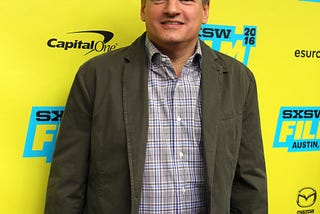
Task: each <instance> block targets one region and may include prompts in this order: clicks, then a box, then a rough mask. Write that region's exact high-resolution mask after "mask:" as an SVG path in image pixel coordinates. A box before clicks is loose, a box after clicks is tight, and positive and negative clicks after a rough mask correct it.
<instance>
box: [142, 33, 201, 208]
mask: <svg viewBox="0 0 320 214" xmlns="http://www.w3.org/2000/svg"><path fill="white" fill-rule="evenodd" d="M146 50H147V52H148V55H149V80H148V97H149V98H148V105H149V129H148V142H147V149H146V160H145V166H144V167H145V168H144V175H143V187H142V192H141V204H140V213H141V214H143V213H165V214H171V213H172V214H173V213H174V214H177V213H192V214H194V213H201V214H203V213H206V212H207V202H206V198H205V176H204V162H203V156H202V153H203V151H202V150H203V148H202V141H201V90H200V85H201V84H200V82H201V71H200V61H201V49H200V44H199V43H198V45H197V48H196V50H195V53H194V55H193V56H192V57H190V59H189V60H188V61H187V63H186V64H185V66H184V67H183V70H182V74H181V76H180V77H179V78H177V76H176V74H175V71H174V69H173V66H172V64H171V61H170V59H169V58H168V57H167V56H165V55H163V54H161V53H160V52H159V51H158V50H157V49H156V47H155V46H154V45H153V44H152V43H151V42H150V40H149V39H147V40H146Z"/></svg>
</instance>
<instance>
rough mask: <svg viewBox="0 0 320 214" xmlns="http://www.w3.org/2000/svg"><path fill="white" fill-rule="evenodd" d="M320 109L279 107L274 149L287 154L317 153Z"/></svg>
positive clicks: (318, 147) (319, 135) (319, 146)
mask: <svg viewBox="0 0 320 214" xmlns="http://www.w3.org/2000/svg"><path fill="white" fill-rule="evenodd" d="M319 118H320V107H281V108H280V113H279V118H278V125H277V128H276V133H275V138H274V144H273V147H274V148H288V152H307V151H319V150H320V145H319V140H320V126H319V124H320V119H319Z"/></svg>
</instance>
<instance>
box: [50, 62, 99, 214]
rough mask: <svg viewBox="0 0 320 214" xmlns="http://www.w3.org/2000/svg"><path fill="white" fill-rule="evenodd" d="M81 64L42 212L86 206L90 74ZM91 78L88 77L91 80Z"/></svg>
mask: <svg viewBox="0 0 320 214" xmlns="http://www.w3.org/2000/svg"><path fill="white" fill-rule="evenodd" d="M86 70H87V66H82V67H81V68H80V70H79V72H78V73H77V75H76V77H75V80H74V82H73V85H72V87H71V90H70V93H69V97H68V100H67V104H66V108H65V111H64V114H63V118H62V121H61V126H60V130H59V134H58V139H57V142H56V145H55V152H54V156H53V162H52V164H51V170H50V175H49V181H48V187H47V195H46V204H45V213H46V214H57V213H58V214H73V213H82V212H83V209H84V206H85V198H86V185H87V177H88V165H89V153H90V132H91V112H92V103H93V98H92V97H93V91H92V90H91V91H90V90H89V87H88V85H90V84H89V82H90V81H91V79H93V78H92V77H88V73H90V72H85V71H86ZM90 78H91V79H90Z"/></svg>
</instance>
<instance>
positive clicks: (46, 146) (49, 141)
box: [23, 106, 64, 163]
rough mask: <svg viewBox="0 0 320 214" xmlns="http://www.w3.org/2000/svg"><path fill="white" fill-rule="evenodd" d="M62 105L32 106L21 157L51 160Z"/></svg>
mask: <svg viewBox="0 0 320 214" xmlns="http://www.w3.org/2000/svg"><path fill="white" fill-rule="evenodd" d="M63 112H64V107H61V106H54V107H47V106H46V107H39V106H36V107H32V110H31V116H30V122H29V127H28V133H27V138H26V143H25V147H24V152H23V157H25V158H30V157H31V158H39V157H45V158H46V162H47V163H50V162H51V161H52V156H53V151H54V146H55V143H56V138H57V135H58V130H59V125H60V121H61V118H62V114H63Z"/></svg>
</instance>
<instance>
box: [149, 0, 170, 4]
mask: <svg viewBox="0 0 320 214" xmlns="http://www.w3.org/2000/svg"><path fill="white" fill-rule="evenodd" d="M150 1H151V2H152V3H154V4H161V3H164V2H166V0H150Z"/></svg>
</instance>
